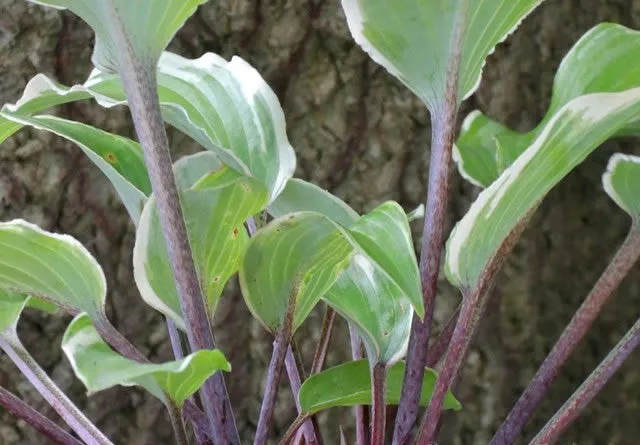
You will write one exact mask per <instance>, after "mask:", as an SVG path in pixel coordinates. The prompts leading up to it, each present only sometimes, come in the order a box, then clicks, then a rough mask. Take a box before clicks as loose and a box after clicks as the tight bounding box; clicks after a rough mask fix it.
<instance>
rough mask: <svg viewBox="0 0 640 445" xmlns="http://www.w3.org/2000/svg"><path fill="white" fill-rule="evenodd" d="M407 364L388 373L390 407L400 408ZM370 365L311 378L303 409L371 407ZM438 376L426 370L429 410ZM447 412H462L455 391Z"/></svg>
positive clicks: (446, 403) (424, 400)
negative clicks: (396, 406) (397, 406)
mask: <svg viewBox="0 0 640 445" xmlns="http://www.w3.org/2000/svg"><path fill="white" fill-rule="evenodd" d="M404 369H405V364H404V362H400V363H396V364H395V365H394V366H392V367H391V368H389V369H388V371H387V394H386V396H387V400H386V401H387V404H389V405H397V404H398V403H399V402H400V394H401V392H402V379H403V376H404ZM369 373H370V371H369V364H368V363H367V361H366V360H357V361H353V362H347V363H343V364H341V365H338V366H334V367H333V368H329V369H326V370H324V371H322V372H320V373H318V374H315V375H312V376H311V377H309V378H308V379H307V380H306V381H305V382H304V384H303V385H302V387H301V388H300V392H299V395H298V397H299V399H300V405H301V407H302V412H304V413H310V414H313V413H317V412H318V411H321V410H323V409H327V408H333V407H336V406H354V405H370V404H371V379H370V376H369ZM437 377H438V375H437V373H436V372H435V371H434V370H432V369H429V368H426V369H425V374H424V380H423V383H422V393H421V394H420V405H421V406H426V405H427V403H428V402H429V400H430V399H431V393H432V392H433V387H434V385H435V382H436V379H437ZM444 409H451V410H454V411H459V410H461V409H462V405H460V402H458V401H457V400H456V398H455V397H454V396H453V394H452V393H451V391H448V392H447V395H446V397H445V400H444Z"/></svg>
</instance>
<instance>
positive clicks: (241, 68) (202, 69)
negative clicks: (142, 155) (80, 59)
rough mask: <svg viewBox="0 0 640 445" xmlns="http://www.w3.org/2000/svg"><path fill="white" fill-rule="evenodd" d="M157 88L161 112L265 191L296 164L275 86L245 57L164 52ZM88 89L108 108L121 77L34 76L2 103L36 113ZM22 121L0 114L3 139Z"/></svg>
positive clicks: (280, 184) (117, 98) (280, 183)
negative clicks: (75, 81)
mask: <svg viewBox="0 0 640 445" xmlns="http://www.w3.org/2000/svg"><path fill="white" fill-rule="evenodd" d="M158 88H159V90H158V94H159V98H160V105H161V109H162V113H163V116H164V119H165V120H166V121H167V122H168V123H170V124H171V125H173V126H174V127H176V128H178V129H179V130H181V131H182V132H184V133H185V134H187V135H189V136H190V137H192V138H193V139H194V140H196V141H197V142H199V143H200V144H201V145H202V146H203V147H205V148H207V149H208V150H211V151H213V152H214V153H215V154H216V155H217V156H218V157H219V158H220V160H221V161H222V162H223V163H224V164H226V165H228V166H230V167H231V168H233V169H235V170H236V171H238V172H240V173H242V174H245V175H248V176H251V177H253V178H255V179H257V180H258V181H260V182H261V183H263V184H264V186H265V187H267V189H268V190H269V200H270V201H272V200H273V199H275V197H276V196H277V195H278V194H279V193H280V192H281V191H282V189H283V188H284V186H285V184H286V182H287V180H288V179H289V178H290V177H291V176H292V175H293V172H294V170H295V153H294V151H293V148H292V147H291V145H290V144H289V141H288V138H287V134H286V126H285V120H284V113H283V112H282V108H281V107H280V104H279V102H278V99H277V97H276V95H275V93H274V92H273V91H272V90H271V89H270V88H269V86H268V85H267V84H266V82H265V81H264V80H263V79H262V77H260V74H258V72H257V71H256V70H255V69H254V68H253V67H251V66H250V65H249V64H248V63H247V62H245V61H244V60H242V59H241V58H239V57H234V58H233V59H232V60H231V61H230V62H227V61H226V60H224V59H222V58H221V57H219V56H217V55H215V54H211V53H207V54H205V55H203V56H202V57H200V58H199V59H195V60H189V59H184V58H182V57H180V56H178V55H175V54H171V53H164V54H163V55H162V57H161V58H160V61H159V65H158ZM91 96H93V97H94V98H95V99H96V100H97V101H98V103H99V104H101V105H102V106H105V107H112V106H114V105H120V104H126V98H125V94H124V91H123V88H122V85H121V83H120V78H119V77H118V76H117V75H115V74H105V73H102V72H99V71H97V70H96V71H94V72H93V73H92V75H91V76H90V77H89V79H88V80H87V82H86V83H85V84H84V85H76V86H74V87H72V88H67V87H63V86H61V85H59V84H57V83H55V82H53V81H52V80H50V79H48V78H47V77H46V76H44V75H42V74H39V75H37V76H36V77H34V78H33V79H32V80H31V81H30V82H29V84H28V85H27V87H26V88H25V92H24V94H23V96H22V98H20V100H19V101H18V102H17V103H16V105H7V106H5V108H4V109H3V110H7V111H12V112H14V113H18V114H20V115H33V114H35V113H38V112H41V111H43V110H45V109H47V108H50V107H52V106H54V105H58V104H61V103H66V102H70V101H74V100H80V99H86V98H88V97H91ZM19 128H20V126H19V125H18V124H16V123H13V122H8V121H7V119H6V117H3V116H2V113H0V142H2V141H3V140H4V139H5V138H7V137H9V136H10V135H11V134H13V133H14V132H15V131H17V130H18V129H19Z"/></svg>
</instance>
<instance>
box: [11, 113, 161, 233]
mask: <svg viewBox="0 0 640 445" xmlns="http://www.w3.org/2000/svg"><path fill="white" fill-rule="evenodd" d="M2 116H3V117H5V118H6V119H9V120H11V121H12V122H15V123H18V124H21V125H30V126H32V127H34V128H37V129H39V130H47V131H50V132H52V133H54V134H57V135H58V136H62V137H64V138H66V139H68V140H70V141H71V142H74V143H76V144H77V145H78V146H79V147H80V148H81V149H82V151H83V152H84V153H85V154H86V155H87V157H88V158H89V159H91V161H92V162H93V163H94V164H96V166H98V168H100V170H102V172H103V173H104V174H105V176H107V178H109V180H110V181H111V183H112V184H113V186H114V187H115V189H116V191H117V192H118V195H119V196H120V199H121V200H122V202H123V204H124V205H125V207H126V209H127V211H128V212H129V215H130V216H131V219H132V220H133V222H134V223H135V224H137V223H138V221H139V219H140V213H141V212H142V208H143V207H144V204H145V202H146V201H147V196H148V195H149V194H151V183H150V181H149V175H148V174H147V168H146V166H145V163H144V157H143V154H142V149H141V148H140V145H138V143H137V142H134V141H132V140H130V139H127V138H124V137H121V136H116V135H114V134H111V133H107V132H105V131H102V130H98V129H97V128H93V127H91V126H89V125H84V124H81V123H79V122H73V121H69V120H65V119H61V118H58V117H54V116H46V115H40V116H34V117H30V116H28V115H21V114H18V113H15V112H10V111H8V110H6V109H5V110H4V111H3V112H2Z"/></svg>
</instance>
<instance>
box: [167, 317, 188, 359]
mask: <svg viewBox="0 0 640 445" xmlns="http://www.w3.org/2000/svg"><path fill="white" fill-rule="evenodd" d="M165 320H166V322H167V331H168V332H169V341H170V342H171V350H172V351H173V356H174V357H175V358H176V360H182V359H183V358H184V349H183V347H182V339H181V338H180V331H178V327H177V326H176V323H175V321H173V320H172V319H170V318H169V317H166V318H165Z"/></svg>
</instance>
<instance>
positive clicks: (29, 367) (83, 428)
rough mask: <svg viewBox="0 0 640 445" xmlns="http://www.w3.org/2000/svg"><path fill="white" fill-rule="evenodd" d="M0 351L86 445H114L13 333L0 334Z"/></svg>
mask: <svg viewBox="0 0 640 445" xmlns="http://www.w3.org/2000/svg"><path fill="white" fill-rule="evenodd" d="M0 348H2V350H4V352H5V353H6V354H7V355H8V356H9V358H10V359H11V360H12V361H13V363H15V365H16V366H17V367H18V369H20V372H22V374H23V375H24V376H25V377H26V378H27V380H29V382H30V383H31V384H32V385H33V386H34V388H36V390H38V392H39V393H40V394H41V395H42V397H43V398H44V399H45V400H46V401H47V402H48V403H49V404H50V405H51V407H52V408H53V409H54V410H55V411H56V412H57V413H58V414H59V415H60V417H62V419H63V420H64V421H65V422H66V423H67V425H69V426H70V427H71V428H72V429H73V431H75V432H76V434H77V435H78V436H79V437H80V438H81V439H82V440H83V441H84V442H85V443H86V444H88V445H113V443H112V442H111V441H110V440H109V439H107V437H106V436H105V435H104V434H103V433H102V431H100V430H99V429H98V428H97V427H96V426H95V425H94V424H93V423H92V422H91V421H90V420H89V419H87V417H86V416H85V415H84V413H83V412H82V411H80V409H79V408H78V407H77V406H76V405H74V403H73V402H72V401H71V400H69V398H68V397H67V396H66V394H65V393H64V392H63V391H62V390H61V389H60V388H59V387H58V386H57V385H56V384H55V383H54V381H53V380H51V378H50V377H49V376H48V375H47V373H46V372H45V371H44V370H43V369H42V368H41V367H40V365H39V364H38V362H36V361H35V359H34V358H33V357H32V356H31V355H30V354H29V352H28V351H27V350H26V349H25V348H24V346H22V343H20V340H19V339H18V336H17V334H16V333H15V331H13V332H12V331H10V330H8V331H5V332H4V333H2V335H0Z"/></svg>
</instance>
